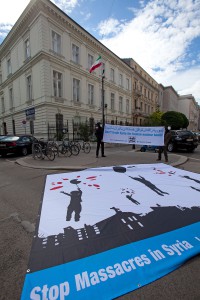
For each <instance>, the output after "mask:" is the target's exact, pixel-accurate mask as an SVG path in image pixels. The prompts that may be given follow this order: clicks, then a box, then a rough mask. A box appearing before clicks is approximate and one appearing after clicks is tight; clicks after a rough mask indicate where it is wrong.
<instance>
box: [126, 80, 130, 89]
mask: <svg viewBox="0 0 200 300" xmlns="http://www.w3.org/2000/svg"><path fill="white" fill-rule="evenodd" d="M126 89H127V90H129V89H130V86H129V79H128V78H126Z"/></svg>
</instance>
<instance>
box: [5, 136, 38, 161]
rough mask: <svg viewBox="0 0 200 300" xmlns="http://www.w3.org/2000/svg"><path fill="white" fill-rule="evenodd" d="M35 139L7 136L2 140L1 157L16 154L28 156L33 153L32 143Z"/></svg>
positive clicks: (31, 137)
mask: <svg viewBox="0 0 200 300" xmlns="http://www.w3.org/2000/svg"><path fill="white" fill-rule="evenodd" d="M34 139H35V138H34V137H33V136H31V135H26V134H25V135H21V136H5V137H3V138H2V139H0V155H1V156H6V155H7V154H8V153H16V154H20V155H23V156H26V155H27V154H28V153H31V152H32V143H33V140H34Z"/></svg>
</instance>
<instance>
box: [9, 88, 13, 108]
mask: <svg viewBox="0 0 200 300" xmlns="http://www.w3.org/2000/svg"><path fill="white" fill-rule="evenodd" d="M9 101H10V108H13V89H12V88H10V89H9Z"/></svg>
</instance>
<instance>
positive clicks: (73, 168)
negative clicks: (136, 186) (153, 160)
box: [15, 150, 188, 171]
mask: <svg viewBox="0 0 200 300" xmlns="http://www.w3.org/2000/svg"><path fill="white" fill-rule="evenodd" d="M136 151H137V150H131V151H130V152H136ZM138 152H139V151H138ZM176 156H177V161H176V162H172V163H171V164H169V165H171V166H172V167H177V166H180V165H182V164H184V163H186V162H187V161H188V157H186V156H182V155H176ZM15 163H16V164H18V165H20V166H22V167H27V168H31V169H44V170H68V171H82V170H86V169H91V168H93V166H53V167H51V166H48V167H45V166H34V165H30V164H28V163H26V162H24V158H20V159H18V160H17V161H16V162H15Z"/></svg>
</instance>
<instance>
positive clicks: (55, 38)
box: [52, 31, 61, 54]
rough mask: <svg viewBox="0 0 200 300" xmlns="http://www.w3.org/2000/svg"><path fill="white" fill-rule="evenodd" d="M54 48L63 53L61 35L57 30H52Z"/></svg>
mask: <svg viewBox="0 0 200 300" xmlns="http://www.w3.org/2000/svg"><path fill="white" fill-rule="evenodd" d="M52 50H53V51H54V52H56V53H58V54H61V36H60V35H59V34H58V33H56V32H55V31H52Z"/></svg>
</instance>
